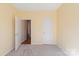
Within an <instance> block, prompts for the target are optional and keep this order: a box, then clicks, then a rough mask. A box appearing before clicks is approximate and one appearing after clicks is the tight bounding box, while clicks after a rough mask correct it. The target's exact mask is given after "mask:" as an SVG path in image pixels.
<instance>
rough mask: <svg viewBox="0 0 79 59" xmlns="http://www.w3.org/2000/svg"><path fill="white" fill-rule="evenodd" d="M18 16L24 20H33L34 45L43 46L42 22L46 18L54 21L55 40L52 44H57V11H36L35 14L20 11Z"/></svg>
mask: <svg viewBox="0 0 79 59" xmlns="http://www.w3.org/2000/svg"><path fill="white" fill-rule="evenodd" d="M16 16H19V17H21V18H22V19H23V20H24V19H25V20H28V19H31V23H32V24H31V27H32V30H31V33H32V44H43V43H42V39H43V38H42V22H43V19H44V18H45V17H49V18H51V19H52V23H54V26H53V27H52V33H53V40H54V42H53V41H52V44H55V43H56V42H55V41H56V35H57V13H56V11H54V12H52V11H34V12H30V11H27V12H24V11H18V12H17V13H16ZM53 29H54V30H53Z"/></svg>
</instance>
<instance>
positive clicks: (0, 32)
mask: <svg viewBox="0 0 79 59" xmlns="http://www.w3.org/2000/svg"><path fill="white" fill-rule="evenodd" d="M15 10H16V9H15V8H14V7H13V6H12V5H11V4H0V55H5V54H6V53H7V52H8V51H10V50H11V49H13V48H14V15H15Z"/></svg>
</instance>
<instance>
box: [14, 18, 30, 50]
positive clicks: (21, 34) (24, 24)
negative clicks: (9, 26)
mask: <svg viewBox="0 0 79 59" xmlns="http://www.w3.org/2000/svg"><path fill="white" fill-rule="evenodd" d="M21 44H31V20H22V19H21V18H19V17H15V50H17V49H18V48H19V46H20V45H21Z"/></svg>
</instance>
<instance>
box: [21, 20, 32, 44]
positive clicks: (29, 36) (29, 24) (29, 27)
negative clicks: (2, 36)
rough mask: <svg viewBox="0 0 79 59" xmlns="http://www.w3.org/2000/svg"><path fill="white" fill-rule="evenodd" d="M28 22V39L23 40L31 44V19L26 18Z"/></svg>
mask: <svg viewBox="0 0 79 59" xmlns="http://www.w3.org/2000/svg"><path fill="white" fill-rule="evenodd" d="M26 22H27V39H26V40H25V41H24V42H22V44H31V20H26Z"/></svg>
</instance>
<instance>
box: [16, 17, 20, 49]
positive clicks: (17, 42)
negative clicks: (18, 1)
mask: <svg viewBox="0 0 79 59" xmlns="http://www.w3.org/2000/svg"><path fill="white" fill-rule="evenodd" d="M20 45H21V20H20V18H18V17H16V18H15V50H17V49H18V47H19V46H20Z"/></svg>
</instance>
